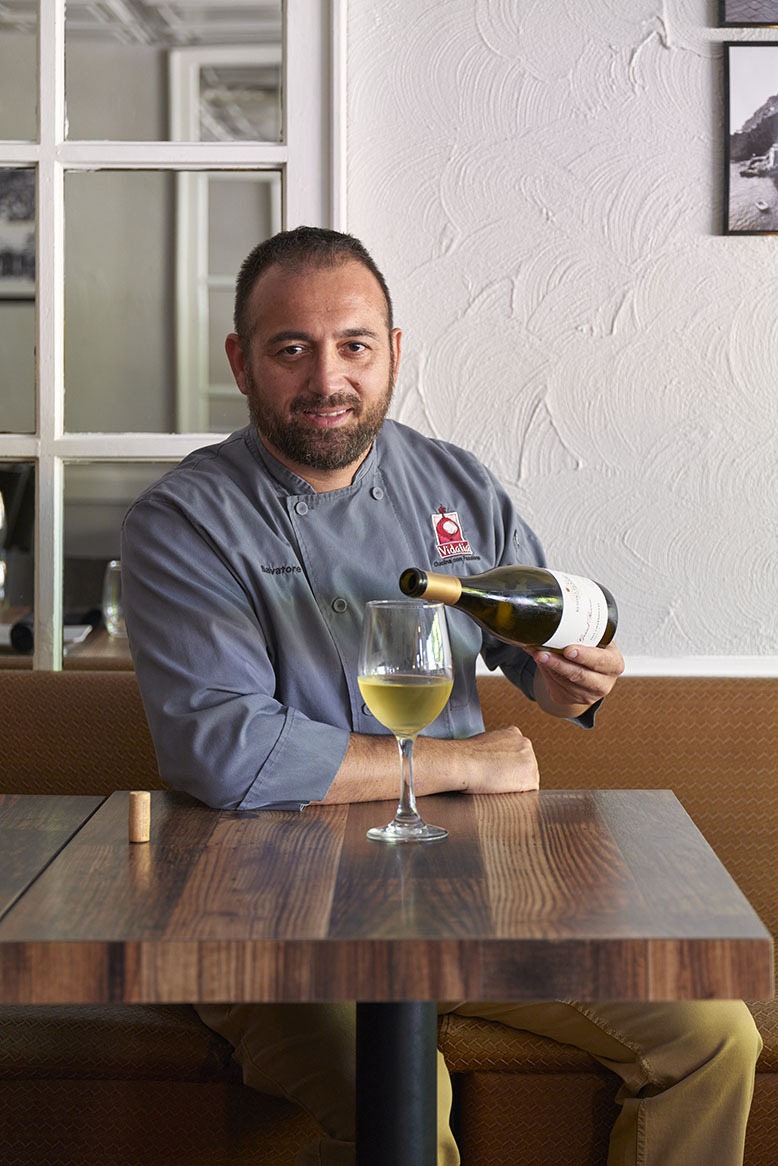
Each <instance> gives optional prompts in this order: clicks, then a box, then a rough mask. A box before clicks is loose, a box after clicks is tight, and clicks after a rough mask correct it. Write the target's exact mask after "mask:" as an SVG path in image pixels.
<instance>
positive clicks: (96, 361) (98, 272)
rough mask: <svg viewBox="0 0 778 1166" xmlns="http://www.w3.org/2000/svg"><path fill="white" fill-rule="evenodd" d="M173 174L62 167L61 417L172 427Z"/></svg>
mask: <svg viewBox="0 0 778 1166" xmlns="http://www.w3.org/2000/svg"><path fill="white" fill-rule="evenodd" d="M174 187H175V177H174V175H173V174H169V173H160V172H158V171H133V172H131V173H127V172H124V171H118V172H116V171H94V172H86V173H82V172H73V173H68V174H66V175H65V426H66V428H67V429H68V430H70V431H77V432H83V431H109V432H114V431H118V432H122V431H124V430H140V431H148V432H154V433H166V432H171V431H172V429H173V424H174V411H175V394H174V385H175V362H174V356H175V345H174V340H173V336H174V319H175V313H174V303H173V288H174V273H173V259H174V239H175V229H174V218H173V202H174Z"/></svg>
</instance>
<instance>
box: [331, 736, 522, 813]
mask: <svg viewBox="0 0 778 1166" xmlns="http://www.w3.org/2000/svg"><path fill="white" fill-rule="evenodd" d="M399 767H400V756H399V751H398V748H397V743H396V741H395V740H394V738H393V737H385V736H381V737H370V736H363V735H360V734H358V733H352V735H351V739H350V741H349V746H348V749H347V750H346V756H345V757H344V759H343V762H342V764H341V766H340V769H339V770H338V772H337V773H336V775H335V778H334V780H333V782H332V785H331V786H330V788H329V789H328V790H327V793H326V794H325V796H324V797H323V798H322V799H321V803H322V804H324V805H326V804H328V803H329V804H335V803H341V802H372V801H384V800H387V799H389V798H396V797H397V795H398V793H399V788H400V768H399ZM538 781H539V779H538V767H537V761H536V760H535V754H534V751H533V749H532V743H531V742H530V741H529V739H528V738H527V737H525V736H523V734H522V733H521V732H520V731H519V729H517V728H516V727H515V726H510V727H508V728H505V729H495V730H493V731H491V732H489V733H478V734H477V735H476V736H474V737H467V738H465V739H463V740H458V741H451V740H442V739H440V738H437V737H419V738H418V740H417V741H416V745H415V747H414V787H415V792H416V794H417V796H419V797H421V796H423V795H424V794H436V793H446V792H450V791H460V792H463V793H464V792H468V793H511V792H518V791H523V790H531V789H537V788H538Z"/></svg>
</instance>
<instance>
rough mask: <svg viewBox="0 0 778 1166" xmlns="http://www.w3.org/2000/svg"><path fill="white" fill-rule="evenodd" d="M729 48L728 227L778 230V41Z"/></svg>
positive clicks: (744, 231) (731, 230) (736, 231)
mask: <svg viewBox="0 0 778 1166" xmlns="http://www.w3.org/2000/svg"><path fill="white" fill-rule="evenodd" d="M724 54H725V56H724V67H725V95H726V130H725V133H726V148H725V151H724V154H725V165H724V189H725V197H724V232H725V234H728V235H774V234H778V42H775V41H773V42H770V43H767V42H753V41H752V42H750V43H748V44H743V43H742V42H741V43H739V44H734V43H731V42H730V43H728V44H725V45H724Z"/></svg>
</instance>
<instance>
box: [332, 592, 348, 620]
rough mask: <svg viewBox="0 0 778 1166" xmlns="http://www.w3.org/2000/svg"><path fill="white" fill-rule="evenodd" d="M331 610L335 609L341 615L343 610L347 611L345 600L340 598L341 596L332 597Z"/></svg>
mask: <svg viewBox="0 0 778 1166" xmlns="http://www.w3.org/2000/svg"><path fill="white" fill-rule="evenodd" d="M332 610H333V611H337V613H338V615H342V614H343V612H344V611H348V604H347V603H346V600H345V599H342V598H341V596H338V598H337V599H333V601H332Z"/></svg>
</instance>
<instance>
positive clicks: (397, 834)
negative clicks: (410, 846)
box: [367, 818, 448, 842]
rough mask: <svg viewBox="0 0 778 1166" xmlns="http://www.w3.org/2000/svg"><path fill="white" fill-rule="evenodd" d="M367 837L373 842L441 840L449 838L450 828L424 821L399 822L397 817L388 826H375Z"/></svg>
mask: <svg viewBox="0 0 778 1166" xmlns="http://www.w3.org/2000/svg"><path fill="white" fill-rule="evenodd" d="M367 837H368V838H370V839H371V841H372V842H439V841H440V840H441V839H442V838H448V830H444V829H443V827H442V826H428V825H427V823H426V822H422V820H421V818H420V819H419V820H418V822H398V821H397V820H396V819H395V820H394V821H392V822H389V823H388V824H387V825H386V826H373V828H372V830H368V832H367Z"/></svg>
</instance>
